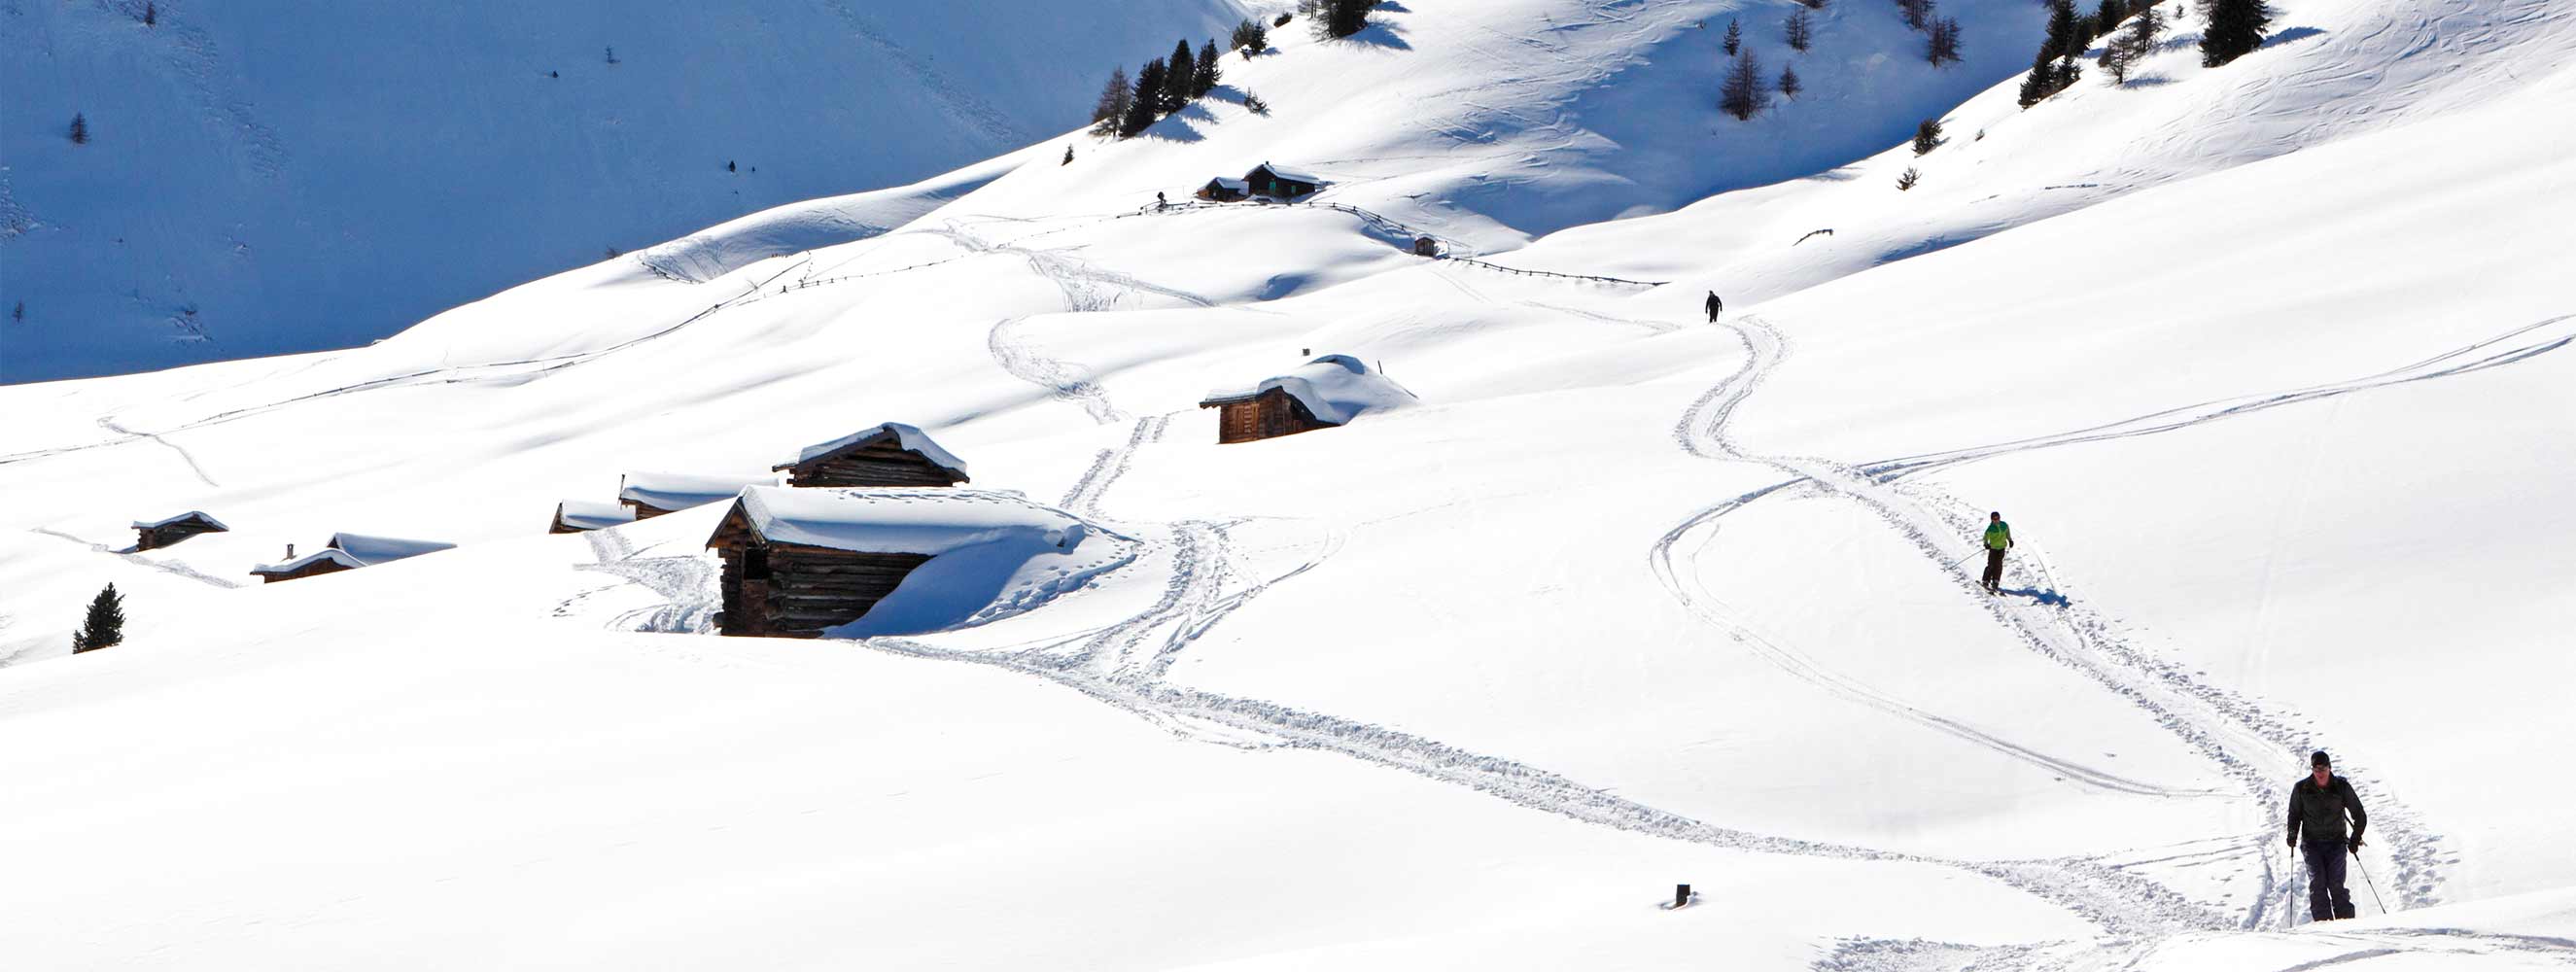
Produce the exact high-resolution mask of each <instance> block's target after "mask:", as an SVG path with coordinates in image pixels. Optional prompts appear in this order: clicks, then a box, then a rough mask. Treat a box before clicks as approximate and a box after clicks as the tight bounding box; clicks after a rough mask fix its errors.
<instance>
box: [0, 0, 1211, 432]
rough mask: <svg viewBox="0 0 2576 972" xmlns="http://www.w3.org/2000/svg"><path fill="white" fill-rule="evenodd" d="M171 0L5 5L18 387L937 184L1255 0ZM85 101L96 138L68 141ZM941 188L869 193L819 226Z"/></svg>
mask: <svg viewBox="0 0 2576 972" xmlns="http://www.w3.org/2000/svg"><path fill="white" fill-rule="evenodd" d="M145 8H146V5H145V4H144V3H143V2H142V0H133V2H124V0H119V2H114V3H109V2H99V3H57V2H17V3H9V4H6V5H0V50H5V52H6V56H5V57H0V87H5V88H6V89H7V90H8V91H9V92H10V96H9V108H10V110H9V112H8V114H7V117H6V119H5V121H0V261H5V262H6V263H7V266H8V270H7V273H6V274H5V276H0V308H10V309H14V308H16V307H17V306H19V305H20V304H21V303H23V304H24V305H25V308H26V310H25V316H24V318H23V319H18V320H10V319H0V381H12V382H14V381H28V380H34V379H40V378H56V377H64V376H71V375H94V374H106V373H115V372H123V371H137V370H144V369H150V368H166V367H171V366H174V365H180V364H187V363H193V362H199V361H209V360H219V359H226V358H242V357H253V356H259V355H270V354H278V353H282V352H290V351H311V350H320V349H324V348H337V347H350V346H354V345H361V344H365V343H366V342H368V341H370V340H374V339H376V338H381V337H384V336H386V335H389V334H392V333H394V332H395V331H398V330H401V329H402V328H403V327H405V326H407V325H409V324H410V323H412V322H415V321H418V320H419V319H421V318H423V317H427V316H429V315H430V314H432V313H435V312H436V311H438V310H441V309H443V308H446V307H451V306H454V305H456V304H459V303H463V302H465V301H469V300H473V299H476V298H480V297H483V296H485V295H488V294H490V293H492V292H494V291H496V290H499V289H501V288H503V287H506V286H509V285H511V284H513V283H517V282H520V281H523V280H528V279H530V278H533V277H538V276H543V275H545V274H549V273H553V272H556V271H559V270H562V269H565V268H568V267H575V266H581V265H583V264H588V263H592V262H596V261H598V260H599V259H601V258H602V256H603V255H604V254H605V253H606V252H607V250H608V249H609V248H611V247H614V248H617V249H623V250H632V249H636V248H639V247H642V246H646V245H649V244H652V243H655V242H659V241H661V240H666V239H670V238H672V237H675V236H679V235H681V234H683V233H686V232H688V231H690V230H692V229H695V228H697V227H701V226H706V225H709V224H712V223H716V222H719V221H721V220H724V219H727V218H730V217H733V216H738V215H742V214H745V213H749V212H752V211H754V210H759V209H765V208H768V207H771V206H776V205H779V204H782V203H789V202H802V201H805V200H811V199H815V198H817V197H823V196H831V195H836V194H840V193H848V192H852V191H855V190H861V189H872V188H876V187H880V186H890V185H896V184H901V183H907V182H911V181H913V180H916V179H923V178H927V177H930V176H934V175H936V174H938V173H941V172H944V171H947V170H950V169H953V168H956V167H958V166H961V165H965V164H968V163H971V162H974V161H976V160H979V159H983V158H985V157H988V156H992V155H997V154H1000V153H1003V152H1006V151H1009V150H1012V149H1016V148H1019V147H1020V146H1023V145H1026V144H1028V143H1030V142H1032V141H1036V140H1039V139H1043V138H1045V137H1047V136H1048V135H1050V134H1052V133H1054V132H1057V131H1061V130H1063V129H1065V128H1067V127H1069V126H1071V125H1073V124H1075V123H1077V122H1079V121H1081V119H1082V118H1083V117H1084V115H1085V113H1086V112H1087V111H1088V110H1089V108H1090V106H1091V99H1092V96H1093V95H1094V94H1095V93H1096V92H1098V91H1099V86H1100V79H1101V78H1102V77H1103V76H1105V75H1106V74H1107V73H1108V71H1109V69H1110V67H1111V66H1113V65H1116V64H1120V63H1125V62H1132V61H1135V60H1140V59H1142V58H1144V57H1146V56H1149V55H1151V54H1153V53H1156V52H1159V51H1166V50H1169V49H1170V47H1169V46H1168V45H1170V44H1171V43H1172V39H1173V38H1174V37H1181V36H1186V37H1190V38H1199V37H1205V36H1223V35H1224V32H1225V30H1226V29H1227V28H1228V27H1230V26H1232V25H1233V24H1234V23H1235V21H1236V20H1237V19H1238V17H1239V16H1240V14H1241V11H1240V9H1239V7H1238V5H1237V4H1236V3H1235V2H1233V0H1122V2H1120V3H1118V4H1115V5H1109V6H1105V7H1093V6H1089V5H1074V4H1063V3H1051V2H1049V3H1042V2H1035V0H999V2H997V0H984V2H978V3H972V4H953V5H934V6H920V5H915V6H910V7H885V6H884V5H879V4H866V3H849V2H841V0H817V2H811V3H794V4H765V5H739V4H702V3H672V2H651V3H615V4H599V3H537V4H528V3H517V4H513V3H469V4H464V5H458V4H453V3H442V4H387V3H351V4H313V5H299V6H294V7H291V8H290V7H283V6H264V5H239V4H222V3H204V2H192V0H161V2H157V3H154V4H152V5H151V9H152V12H153V18H152V19H153V22H152V23H151V24H149V25H147V24H145V23H144V22H143V15H144V11H145ZM1029 37H1043V38H1045V44H1044V48H1043V49H1033V48H1031V47H1030V46H1028V45H1026V44H1025V43H1020V42H1015V41H1014V39H1017V38H1029ZM612 57H613V58H614V61H612V60H611V58H612ZM76 115H77V116H79V117H81V118H82V119H84V121H85V123H86V128H87V129H88V134H89V141H88V143H87V144H83V145H75V144H73V143H72V142H71V141H70V140H69V139H68V138H67V137H66V132H67V130H68V126H69V125H70V124H71V122H72V119H73V118H74V116H76ZM729 166H730V168H728V167H729ZM967 185H971V183H968V184H954V183H952V184H950V185H947V186H944V187H938V188H944V189H946V190H948V192H946V193H944V194H942V195H941V196H939V197H932V199H926V200H924V202H928V201H934V200H935V199H936V198H945V197H946V196H953V195H954V193H955V192H956V191H958V190H962V189H963V188H966V187H967ZM922 208H923V206H922V205H921V204H914V205H910V206H906V207H900V208H898V209H897V210H895V211H891V212H889V211H887V210H885V209H884V208H883V207H866V206H862V207H858V208H856V209H854V210H852V211H851V212H850V213H849V215H848V218H847V219H846V220H844V221H843V225H842V226H840V227H839V228H838V230H837V235H835V236H833V237H831V238H808V239H805V240H803V241H802V242H803V243H804V244H805V245H820V244H822V243H828V242H840V241H846V240H850V239H857V238H860V237H863V236H865V235H868V234H869V233H872V232H877V231H881V230H882V229H884V228H886V227H888V226H892V225H897V224H900V223H901V222H902V221H903V220H904V219H908V218H909V217H911V216H913V215H918V213H919V212H920V211H921V209H922ZM880 217H885V218H880Z"/></svg>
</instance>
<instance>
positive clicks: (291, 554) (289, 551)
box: [286, 543, 295, 560]
mask: <svg viewBox="0 0 2576 972" xmlns="http://www.w3.org/2000/svg"><path fill="white" fill-rule="evenodd" d="M286 559H288V560H293V559H295V545H294V544H291V543H290V544H287V545H286Z"/></svg>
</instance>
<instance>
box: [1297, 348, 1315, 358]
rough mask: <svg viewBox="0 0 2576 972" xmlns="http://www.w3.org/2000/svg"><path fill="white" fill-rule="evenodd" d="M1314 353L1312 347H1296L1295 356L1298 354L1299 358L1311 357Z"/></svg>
mask: <svg viewBox="0 0 2576 972" xmlns="http://www.w3.org/2000/svg"><path fill="white" fill-rule="evenodd" d="M1314 353H1315V349H1313V348H1298V349H1297V356H1298V357H1300V358H1305V357H1312V356H1313V355H1314Z"/></svg>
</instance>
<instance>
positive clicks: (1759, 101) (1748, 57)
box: [1717, 51, 1771, 121]
mask: <svg viewBox="0 0 2576 972" xmlns="http://www.w3.org/2000/svg"><path fill="white" fill-rule="evenodd" d="M1717 106H1718V108H1719V109H1721V110H1723V111H1725V112H1726V113H1727V114H1730V115H1733V116H1735V120H1737V121H1750V120H1752V118H1753V116H1755V115H1757V114H1761V112H1762V109H1765V108H1768V107H1771V88H1770V86H1769V85H1768V84H1766V83H1765V82H1764V80H1763V77H1762V62H1761V61H1759V60H1757V59H1755V58H1754V56H1753V52H1752V51H1745V52H1743V53H1741V54H1737V55H1735V66H1734V67H1732V68H1729V69H1728V70H1727V72H1726V83H1725V85H1724V86H1723V87H1720V88H1719V89H1718V93H1717Z"/></svg>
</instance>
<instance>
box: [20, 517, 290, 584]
mask: <svg viewBox="0 0 2576 972" xmlns="http://www.w3.org/2000/svg"><path fill="white" fill-rule="evenodd" d="M27 532H29V533H35V534H41V535H44V536H48V537H53V538H55V539H58V540H69V541H71V542H73V543H77V544H80V545H81V546H84V547H88V548H90V549H92V550H96V551H98V552H100V553H103V554H113V555H115V556H116V557H118V558H119V559H122V560H124V561H125V562H126V563H130V564H140V565H142V566H145V567H150V568H152V569H153V570H157V571H160V572H162V573H164V574H175V575H178V576H180V577H185V578H187V579H189V580H192V581H196V582H197V583H200V584H205V585H208V586H211V587H220V588H224V589H226V590H231V589H234V588H240V587H249V586H251V585H250V583H249V582H248V581H237V580H231V579H228V578H223V577H217V576H215V575H213V574H209V573H206V572H204V571H201V570H198V569H196V568H194V567H190V566H188V565H186V564H183V563H179V562H178V561H175V560H156V559H154V558H151V557H146V556H143V555H142V554H139V553H136V552H134V548H132V547H124V548H118V547H111V546H108V545H106V544H103V543H91V542H90V541H87V540H83V539H81V538H79V537H76V536H73V535H71V534H68V533H64V532H63V531H61V530H53V529H47V528H45V527H30V528H28V530H27Z"/></svg>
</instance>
